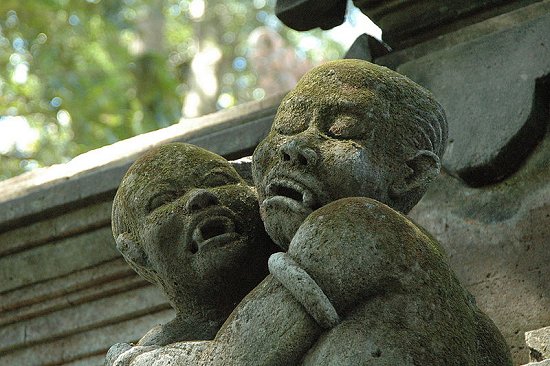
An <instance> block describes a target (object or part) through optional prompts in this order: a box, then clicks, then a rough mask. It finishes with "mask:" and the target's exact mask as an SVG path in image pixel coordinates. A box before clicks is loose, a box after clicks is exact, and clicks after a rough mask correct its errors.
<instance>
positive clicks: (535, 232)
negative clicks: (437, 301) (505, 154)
mask: <svg viewBox="0 0 550 366" xmlns="http://www.w3.org/2000/svg"><path fill="white" fill-rule="evenodd" d="M547 136H548V135H547ZM549 161H550V139H548V137H547V138H546V139H545V140H544V141H543V143H541V144H540V145H539V146H538V147H537V148H536V149H535V151H534V152H533V154H532V155H531V157H530V158H529V159H528V160H527V161H526V163H525V165H524V166H523V167H522V168H521V169H520V170H519V171H518V172H517V173H516V174H514V175H513V176H512V177H510V178H508V179H507V180H506V181H504V182H502V183H500V184H496V185H492V186H489V187H484V188H482V189H475V188H470V187H468V186H466V185H464V184H463V183H461V182H460V181H459V180H457V179H455V178H453V177H452V176H449V175H447V174H443V175H441V176H440V178H439V179H438V181H436V182H435V184H434V185H433V186H432V188H431V189H430V190H429V191H428V192H427V193H426V195H425V196H424V198H423V199H422V200H421V201H420V203H419V204H418V205H417V206H416V207H415V208H414V209H413V210H412V211H411V213H410V217H412V218H413V219H414V220H415V221H416V222H417V223H419V224H420V225H422V226H423V227H424V228H426V229H427V230H428V231H429V232H430V233H432V234H433V235H434V236H435V237H436V238H437V239H438V240H439V242H440V243H441V244H442V245H443V246H444V247H445V249H446V251H447V253H448V255H449V262H450V264H451V267H452V268H453V269H454V271H455V272H456V274H457V276H458V277H459V279H460V280H461V281H462V283H463V284H464V285H465V286H466V287H467V288H468V289H469V290H470V292H472V294H473V295H474V296H475V298H476V300H477V303H478V305H479V307H480V308H481V309H482V310H483V311H485V312H486V313H487V314H488V315H489V317H490V318H491V319H493V320H494V321H495V323H496V325H497V326H498V327H499V329H500V330H501V331H502V333H503V335H504V337H505V338H506V341H507V342H508V345H509V346H510V347H511V352H512V356H513V357H514V363H515V364H516V365H517V364H523V363H526V362H528V354H529V351H528V349H527V347H526V346H525V341H524V337H523V334H524V332H526V331H528V330H532V329H538V328H540V327H544V326H546V325H548V324H550V312H549V311H548V309H550V280H549V279H550V240H549V238H550V225H549V223H550V170H549V169H548V166H549V165H548V164H549Z"/></svg>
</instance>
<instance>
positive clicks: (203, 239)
mask: <svg viewBox="0 0 550 366" xmlns="http://www.w3.org/2000/svg"><path fill="white" fill-rule="evenodd" d="M238 236H239V234H238V233H237V232H236V231H235V223H234V222H233V220H231V219H230V218H228V217H226V216H210V217H206V218H205V219H203V220H202V221H200V222H199V223H198V224H197V226H196V227H195V229H194V230H193V236H192V239H193V240H192V241H191V245H190V248H189V249H190V251H191V253H196V252H198V251H199V250H202V249H204V248H209V247H219V246H224V245H225V244H228V243H229V242H232V241H234V240H236V239H237V238H238Z"/></svg>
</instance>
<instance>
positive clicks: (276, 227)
mask: <svg viewBox="0 0 550 366" xmlns="http://www.w3.org/2000/svg"><path fill="white" fill-rule="evenodd" d="M374 98H375V97H373V95H372V94H371V93H370V92H369V90H359V89H355V88H349V87H348V86H347V85H343V86H342V87H341V88H337V89H336V90H335V88H334V87H333V88H330V89H326V91H325V92H323V91H322V90H319V89H317V88H315V94H313V90H312V91H309V90H308V89H307V88H305V89H302V90H300V91H299V92H294V93H291V94H289V96H287V98H286V99H285V100H284V101H283V103H282V104H281V106H280V107H279V110H278V112H277V115H276V117H275V121H274V123H273V127H272V130H271V132H270V134H269V135H268V136H267V137H266V138H265V139H264V140H263V141H262V142H261V143H260V145H259V146H258V148H257V149H256V151H255V152H254V156H253V172H254V181H255V183H256V187H257V189H258V195H259V199H260V209H261V215H262V219H263V220H264V224H265V227H266V229H267V231H268V233H269V235H270V236H271V238H272V239H273V240H274V241H275V242H276V243H277V244H279V245H280V246H282V247H283V248H285V249H286V248H288V244H289V243H290V240H291V239H292V237H293V236H294V233H295V232H296V230H297V229H298V227H299V226H300V224H301V223H302V222H303V220H304V219H305V218H306V217H307V216H308V215H309V214H310V213H311V212H312V211H314V210H315V209H317V208H319V207H321V206H324V205H325V204H327V203H329V202H332V201H334V200H336V199H339V198H343V197H353V196H365V197H371V198H374V199H377V200H379V201H382V202H388V200H389V196H388V189H389V184H390V183H391V177H392V174H393V171H394V170H395V169H394V166H396V165H397V164H395V163H394V164H393V165H392V162H391V160H390V159H388V155H389V154H388V153H387V152H385V151H383V149H381V148H380V145H381V144H382V145H383V143H384V142H383V141H380V139H379V140H377V139H374V138H373V135H374V134H377V135H379V137H382V136H384V135H387V134H388V133H387V131H383V128H382V129H381V128H380V125H381V124H380V123H379V121H378V118H379V116H378V115H377V114H376V112H373V110H372V108H371V105H370V103H371V102H372V100H373V99H374ZM375 144H376V145H375Z"/></svg>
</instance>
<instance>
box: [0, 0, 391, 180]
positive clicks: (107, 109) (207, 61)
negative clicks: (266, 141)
mask: <svg viewBox="0 0 550 366" xmlns="http://www.w3.org/2000/svg"><path fill="white" fill-rule="evenodd" d="M274 5H275V0H253V1H244V0H28V1H20V0H2V1H1V2H0V67H1V69H0V179H6V178H9V177H13V176H15V175H18V174H21V173H23V172H25V171H29V170H32V169H34V168H37V167H43V166H48V165H51V164H55V163H62V162H66V161H68V160H70V159H71V158H73V157H75V156H76V155H78V154H81V153H83V152H86V151H89V150H91V149H94V148H97V147H101V146H104V145H107V144H111V143H113V142H116V141H119V140H122V139H125V138H128V137H131V136H134V135H137V134H141V133H145V132H148V131H151V130H155V129H158V128H162V127H166V126H168V125H170V124H173V123H178V122H180V123H192V121H187V119H189V118H192V117H197V116H200V115H204V114H207V113H212V112H215V111H217V110H220V109H223V108H229V107H231V106H234V105H236V104H239V103H243V102H247V101H252V100H261V99H263V98H265V97H266V96H269V95H272V94H275V93H280V92H283V91H286V90H288V89H290V88H292V86H293V85H294V84H295V83H296V81H297V80H298V79H299V77H300V76H301V75H302V74H303V73H304V72H306V71H307V70H308V69H309V68H311V67H312V66H314V65H317V64H319V63H322V62H324V61H327V60H332V59H337V58H341V57H342V56H343V54H344V52H345V50H347V49H348V48H349V46H350V45H351V43H352V42H353V41H354V40H355V38H356V37H357V36H358V35H360V34H362V33H370V34H372V35H374V36H376V37H378V38H379V37H380V36H381V34H380V30H379V29H377V28H376V26H374V25H373V24H372V23H370V21H369V20H368V19H367V18H366V17H364V15H362V13H361V12H359V11H358V10H357V9H355V8H353V7H352V6H350V7H349V10H348V15H347V21H346V23H344V24H343V25H342V26H340V27H337V28H335V29H333V30H331V31H328V32H323V31H321V30H319V29H317V30H314V31H310V32H296V31H292V30H290V29H289V28H287V27H285V26H284V25H283V24H282V23H281V22H280V21H279V20H278V19H277V18H276V17H275V15H274Z"/></svg>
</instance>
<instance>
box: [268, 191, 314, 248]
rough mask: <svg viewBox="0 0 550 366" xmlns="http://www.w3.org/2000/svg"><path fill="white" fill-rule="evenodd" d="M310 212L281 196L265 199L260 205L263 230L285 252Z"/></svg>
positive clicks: (308, 209)
mask: <svg viewBox="0 0 550 366" xmlns="http://www.w3.org/2000/svg"><path fill="white" fill-rule="evenodd" d="M311 212H312V210H311V209H310V208H308V207H305V206H303V205H301V204H299V203H298V202H296V201H295V200H291V199H289V198H286V197H281V196H276V197H270V198H267V199H265V200H264V201H263V202H262V204H261V205H260V213H261V216H262V220H263V222H264V226H265V230H266V231H267V233H268V234H269V236H270V237H271V239H272V240H273V241H274V242H275V243H276V244H277V245H278V246H280V247H281V248H282V249H283V250H285V251H286V250H287V249H288V246H289V244H290V241H291V240H292V238H293V237H294V234H295V233H296V231H297V230H298V228H299V227H300V225H301V224H302V223H303V222H304V220H305V219H306V217H307V216H308V215H309V214H310V213H311Z"/></svg>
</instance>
